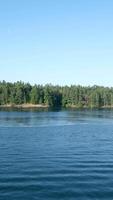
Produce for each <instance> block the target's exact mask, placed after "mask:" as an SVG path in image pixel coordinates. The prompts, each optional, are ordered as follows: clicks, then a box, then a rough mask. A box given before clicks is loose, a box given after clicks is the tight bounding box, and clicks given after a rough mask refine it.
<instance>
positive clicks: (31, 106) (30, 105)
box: [0, 104, 113, 109]
mask: <svg viewBox="0 0 113 200" xmlns="http://www.w3.org/2000/svg"><path fill="white" fill-rule="evenodd" d="M0 108H18V109H22V108H23V109H25V108H26V109H29V108H34V109H35V108H51V106H49V105H45V104H5V105H0ZM53 108H54V107H53ZM61 108H66V109H110V108H111V109H112V108H113V106H109V105H108V106H100V107H95V106H92V107H90V106H82V107H81V106H77V105H68V106H66V107H62V106H61Z"/></svg>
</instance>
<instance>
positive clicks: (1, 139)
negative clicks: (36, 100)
mask: <svg viewBox="0 0 113 200" xmlns="http://www.w3.org/2000/svg"><path fill="white" fill-rule="evenodd" d="M51 199H52V200H59V199H60V200H75V199H77V200H90V199H94V200H100V199H102V200H113V111H110V110H101V111H87V110H83V111H49V112H47V111H35V112H34V111H21V112H19V111H0V200H51Z"/></svg>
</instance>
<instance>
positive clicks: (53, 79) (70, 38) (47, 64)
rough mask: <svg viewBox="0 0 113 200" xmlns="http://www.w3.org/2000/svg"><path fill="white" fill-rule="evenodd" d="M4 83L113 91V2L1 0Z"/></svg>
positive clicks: (0, 58) (1, 72)
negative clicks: (80, 86)
mask: <svg viewBox="0 0 113 200" xmlns="http://www.w3.org/2000/svg"><path fill="white" fill-rule="evenodd" d="M0 80H6V81H12V82H14V81H17V80H22V81H25V82H30V83H40V84H45V83H53V84H61V85H64V84H69V85H70V84H82V85H93V84H98V85H105V86H106V85H107V86H113V0H3V1H1V2H0Z"/></svg>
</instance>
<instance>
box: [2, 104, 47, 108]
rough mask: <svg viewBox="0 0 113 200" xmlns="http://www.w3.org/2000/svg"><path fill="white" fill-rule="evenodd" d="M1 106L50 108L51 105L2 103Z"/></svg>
mask: <svg viewBox="0 0 113 200" xmlns="http://www.w3.org/2000/svg"><path fill="white" fill-rule="evenodd" d="M0 108H49V106H48V105H43V104H20V105H18V104H6V105H0Z"/></svg>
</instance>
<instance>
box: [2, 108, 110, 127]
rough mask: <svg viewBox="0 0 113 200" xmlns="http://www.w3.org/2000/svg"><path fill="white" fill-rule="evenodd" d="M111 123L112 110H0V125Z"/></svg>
mask: <svg viewBox="0 0 113 200" xmlns="http://www.w3.org/2000/svg"><path fill="white" fill-rule="evenodd" d="M96 120H97V121H99V122H102V123H103V122H105V123H109V122H110V123H112V120H113V111H112V110H107V109H106V110H63V111H61V110H57V111H47V110H46V111H45V110H44V111H40V110H35V111H33V110H27V111H24V110H23V111H16V110H15V111H11V110H10V111H7V110H6V111H3V110H1V111H0V126H1V127H5V126H6V127H7V126H8V127H12V126H13V127H14V126H22V127H23V126H29V127H38V126H60V125H75V124H78V123H89V121H90V122H92V123H93V122H96Z"/></svg>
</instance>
